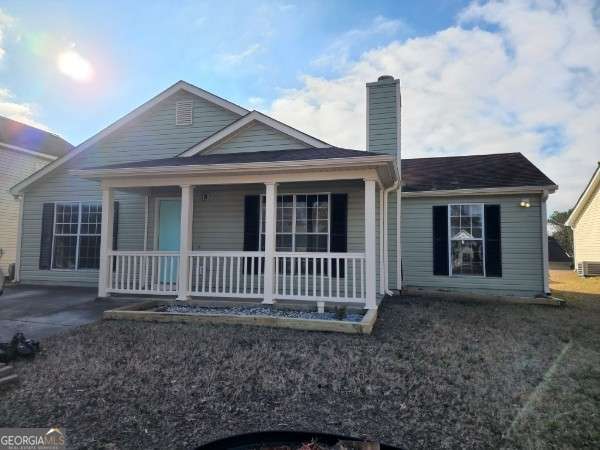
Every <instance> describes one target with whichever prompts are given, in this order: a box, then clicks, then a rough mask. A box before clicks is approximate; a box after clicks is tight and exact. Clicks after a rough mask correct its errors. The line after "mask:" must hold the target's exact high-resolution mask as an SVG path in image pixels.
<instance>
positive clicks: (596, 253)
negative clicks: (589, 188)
mask: <svg viewBox="0 0 600 450" xmlns="http://www.w3.org/2000/svg"><path fill="white" fill-rule="evenodd" d="M573 238H574V247H575V259H576V261H575V267H577V263H580V262H582V261H593V262H600V188H596V192H595V193H594V196H593V197H592V199H591V200H590V201H589V202H588V203H587V205H586V207H585V209H584V211H583V212H582V213H581V215H580V217H579V220H578V221H577V224H576V225H575V229H574V230H573Z"/></svg>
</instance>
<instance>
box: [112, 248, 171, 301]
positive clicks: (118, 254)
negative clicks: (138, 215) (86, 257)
mask: <svg viewBox="0 0 600 450" xmlns="http://www.w3.org/2000/svg"><path fill="white" fill-rule="evenodd" d="M108 258H109V274H108V289H107V291H108V292H115V293H124V294H140V293H144V294H151V295H175V294H177V292H178V290H179V286H178V279H179V252H164V251H145V252H130V251H110V252H108Z"/></svg>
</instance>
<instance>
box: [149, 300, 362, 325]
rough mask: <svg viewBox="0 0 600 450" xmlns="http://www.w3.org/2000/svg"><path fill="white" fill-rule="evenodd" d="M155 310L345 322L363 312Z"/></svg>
mask: <svg viewBox="0 0 600 450" xmlns="http://www.w3.org/2000/svg"><path fill="white" fill-rule="evenodd" d="M156 311H157V312H169V313H180V314H198V315H206V314H208V315H231V316H270V317H288V318H292V319H311V320H315V319H318V320H345V321H347V322H360V321H361V320H362V318H363V317H364V313H358V312H356V311H353V312H346V310H345V309H342V308H339V309H338V311H337V312H327V311H326V312H323V313H319V312H317V311H309V310H299V309H287V308H286V309H280V308H271V307H268V306H226V307H209V306H199V305H173V304H168V305H162V306H159V307H158V308H157V309H156Z"/></svg>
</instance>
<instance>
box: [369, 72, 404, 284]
mask: <svg viewBox="0 0 600 450" xmlns="http://www.w3.org/2000/svg"><path fill="white" fill-rule="evenodd" d="M398 84H399V80H394V79H383V80H380V81H377V82H374V83H369V84H367V147H368V150H369V151H371V152H378V153H387V154H390V155H394V156H397V155H398V152H399V147H400V136H399V135H398V124H399V121H400V117H399V109H398V105H399V101H400V98H399V97H398V96H399V95H400V93H399V90H398ZM396 207H397V206H396V193H395V192H392V193H390V194H388V219H387V220H388V287H389V288H390V289H396V288H397V286H396V279H397V276H396V274H397V270H396V265H397V258H396V255H397V253H396ZM377 208H379V198H378V199H377ZM378 211H379V209H378ZM377 214H378V215H377V232H378V236H377V251H378V252H379V248H380V247H379V212H378V213H377ZM379 265H380V264H379V255H378V256H377V267H378V270H377V274H378V281H377V283H378V284H377V290H378V291H377V292H379Z"/></svg>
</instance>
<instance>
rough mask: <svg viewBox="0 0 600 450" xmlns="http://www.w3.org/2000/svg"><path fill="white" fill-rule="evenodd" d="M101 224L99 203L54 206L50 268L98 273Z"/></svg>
mask: <svg viewBox="0 0 600 450" xmlns="http://www.w3.org/2000/svg"><path fill="white" fill-rule="evenodd" d="M101 223H102V204H101V203H96V202H91V203H82V202H68V203H56V206H55V208H54V242H53V250H52V268H53V269H70V270H77V269H98V267H99V266H100V227H101Z"/></svg>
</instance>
